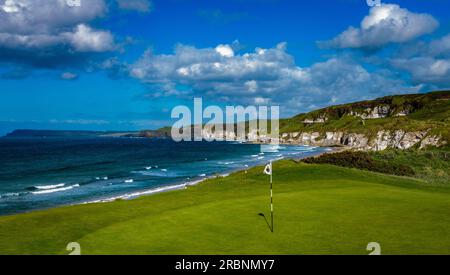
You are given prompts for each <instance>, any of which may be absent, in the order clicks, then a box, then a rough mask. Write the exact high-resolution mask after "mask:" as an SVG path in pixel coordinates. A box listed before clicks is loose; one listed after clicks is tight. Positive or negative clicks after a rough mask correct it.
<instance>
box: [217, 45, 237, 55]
mask: <svg viewBox="0 0 450 275" xmlns="http://www.w3.org/2000/svg"><path fill="white" fill-rule="evenodd" d="M216 52H218V53H219V54H220V55H221V56H224V57H233V56H234V51H233V49H232V48H231V47H230V46H229V45H219V46H217V47H216Z"/></svg>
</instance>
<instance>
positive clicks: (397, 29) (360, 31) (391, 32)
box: [319, 4, 439, 49]
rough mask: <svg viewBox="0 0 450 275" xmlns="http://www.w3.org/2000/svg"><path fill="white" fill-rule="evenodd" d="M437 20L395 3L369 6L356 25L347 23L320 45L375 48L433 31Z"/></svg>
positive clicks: (405, 40) (408, 39)
mask: <svg viewBox="0 0 450 275" xmlns="http://www.w3.org/2000/svg"><path fill="white" fill-rule="evenodd" d="M438 25H439V23H438V22H437V20H436V19H434V17H433V16H431V15H429V14H423V13H414V12H410V11H409V10H407V9H404V8H401V7H400V6H398V5H395V4H382V5H380V6H375V7H373V8H371V9H370V13H369V15H368V16H366V17H365V18H364V19H363V21H362V22H361V24H360V27H359V28H355V27H349V28H348V29H347V30H346V31H344V32H343V33H341V34H340V35H338V36H337V37H335V38H334V39H332V40H331V41H326V42H319V45H320V46H322V47H332V48H354V49H357V48H361V49H377V48H380V47H383V46H385V45H387V44H389V43H403V42H407V41H410V40H413V39H415V38H418V37H420V36H422V35H425V34H429V33H431V32H433V31H434V30H435V29H436V28H437V27H438Z"/></svg>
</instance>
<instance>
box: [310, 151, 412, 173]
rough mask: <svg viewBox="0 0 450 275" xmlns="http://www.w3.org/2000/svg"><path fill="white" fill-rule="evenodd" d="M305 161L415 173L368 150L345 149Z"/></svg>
mask: <svg viewBox="0 0 450 275" xmlns="http://www.w3.org/2000/svg"><path fill="white" fill-rule="evenodd" d="M303 162H305V163H310V164H332V165H337V166H341V167H348V168H356V169H361V170H368V171H373V172H378V173H384V174H391V175H398V176H414V175H415V172H414V170H413V169H412V168H411V167H409V166H406V165H403V164H397V163H393V162H389V161H380V160H375V159H373V158H372V157H371V156H370V154H369V153H366V152H356V151H344V152H339V153H332V154H324V155H321V156H319V157H311V158H307V159H304V160H303Z"/></svg>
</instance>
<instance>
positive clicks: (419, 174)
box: [369, 145, 450, 186]
mask: <svg viewBox="0 0 450 275" xmlns="http://www.w3.org/2000/svg"><path fill="white" fill-rule="evenodd" d="M369 154H370V155H371V156H372V157H373V158H374V159H376V160H379V161H381V162H386V163H389V165H390V166H392V164H394V165H403V166H408V167H410V168H412V170H413V171H414V172H415V177H416V178H419V179H421V180H423V181H425V182H427V184H429V185H447V186H450V161H449V160H450V146H448V145H447V146H445V147H442V148H428V149H426V150H416V149H410V150H406V151H401V150H391V149H390V150H386V151H382V152H370V153H369Z"/></svg>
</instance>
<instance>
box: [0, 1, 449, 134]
mask: <svg viewBox="0 0 450 275" xmlns="http://www.w3.org/2000/svg"><path fill="white" fill-rule="evenodd" d="M381 2H382V5H381V6H380V7H370V6H368V5H367V3H366V0H334V1H330V0H319V1H286V0H227V1H219V0H193V1H189V0H127V1H125V0H108V1H107V0H90V1H86V0H81V3H80V4H81V5H80V6H79V7H71V6H68V5H67V3H66V1H65V0H0V134H4V133H6V132H8V131H11V130H13V129H18V128H33V129H86V130H137V129H144V128H158V127H160V126H164V125H171V120H170V111H171V109H172V108H173V107H175V106H177V105H180V104H185V105H190V104H191V102H192V99H193V97H203V99H204V101H205V102H206V103H207V104H217V105H219V106H225V105H251V104H256V105H261V104H276V105H280V109H281V113H282V115H283V116H290V115H294V114H297V113H301V112H306V111H310V110H312V109H315V108H319V107H324V106H328V105H332V104H338V103H345V102H349V101H357V100H363V99H371V98H375V97H379V96H384V95H388V94H401V93H415V92H426V91H430V90H435V89H445V88H448V87H449V86H450V20H449V17H448V11H449V10H450V2H449V1H446V0H428V1H421V0H404V1H383V0H382V1H381Z"/></svg>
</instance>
